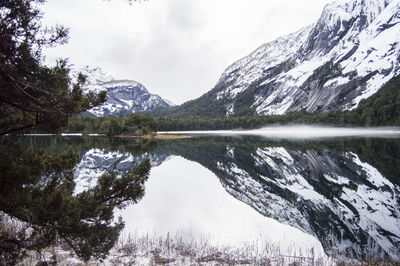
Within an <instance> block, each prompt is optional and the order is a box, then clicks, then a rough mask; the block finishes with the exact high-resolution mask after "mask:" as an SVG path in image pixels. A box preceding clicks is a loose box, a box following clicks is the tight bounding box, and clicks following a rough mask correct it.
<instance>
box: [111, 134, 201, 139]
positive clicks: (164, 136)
mask: <svg viewBox="0 0 400 266" xmlns="http://www.w3.org/2000/svg"><path fill="white" fill-rule="evenodd" d="M114 137H118V138H134V139H162V140H165V139H191V138H194V137H193V136H189V135H182V134H154V135H143V136H138V135H116V136H114Z"/></svg>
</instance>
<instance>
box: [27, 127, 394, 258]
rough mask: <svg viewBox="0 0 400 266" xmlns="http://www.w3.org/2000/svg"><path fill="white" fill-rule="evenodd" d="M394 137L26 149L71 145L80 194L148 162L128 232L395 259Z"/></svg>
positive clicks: (197, 139)
mask: <svg viewBox="0 0 400 266" xmlns="http://www.w3.org/2000/svg"><path fill="white" fill-rule="evenodd" d="M302 130H304V131H302ZM357 130H358V129H357ZM396 130H397V129H385V130H375V129H370V130H369V131H361V132H360V131H359V130H358V131H357V132H356V131H351V130H337V131H335V132H333V129H327V128H314V129H313V128H303V129H299V128H289V129H288V130H286V131H281V130H279V129H274V130H267V129H264V130H259V131H258V132H256V133H255V131H251V132H239V131H229V132H227V131H224V132H182V133H185V134H191V135H193V136H194V137H193V138H190V139H174V140H158V141H153V140H145V139H143V140H140V139H121V138H108V137H100V136H97V137H84V136H83V137H82V136H63V137H61V136H31V137H24V139H23V145H25V146H29V145H33V146H35V147H38V148H43V149H48V150H49V151H50V152H53V153H57V152H61V151H63V150H65V147H66V146H68V145H72V146H73V147H75V148H76V149H77V150H78V151H79V153H80V156H81V158H82V159H81V161H80V163H79V164H78V165H77V166H76V167H75V178H76V182H77V187H76V188H75V190H76V191H75V193H79V192H80V191H83V190H85V189H87V188H89V187H91V186H93V185H94V184H96V178H97V177H99V176H100V175H101V174H102V173H103V172H104V171H107V170H109V171H110V170H112V169H114V168H116V169H119V170H121V171H124V169H129V167H130V165H131V164H132V162H134V161H141V160H143V159H144V158H147V157H148V158H150V160H151V164H152V169H151V173H150V176H149V179H148V181H146V184H145V193H146V194H145V196H144V198H143V199H142V200H141V201H140V202H139V203H137V204H134V205H131V206H128V207H127V208H125V209H123V210H121V211H119V212H118V215H121V216H122V217H123V220H124V221H125V229H124V234H125V235H126V234H129V233H134V234H142V235H143V234H150V235H154V236H165V235H176V236H179V237H180V238H183V239H184V240H185V239H186V240H188V241H189V240H190V239H203V238H205V239H207V240H208V241H209V242H211V243H213V244H216V245H235V246H240V245H246V243H259V242H269V243H272V244H273V245H274V246H276V247H278V248H279V250H280V253H281V254H288V255H290V254H291V253H293V252H294V251H295V250H300V249H302V250H303V251H304V250H313V252H315V253H317V254H321V256H329V257H341V258H343V257H346V258H355V259H359V260H361V259H371V258H383V257H386V256H389V257H391V258H393V259H397V260H399V259H400V249H399V248H398V247H399V246H400V138H398V136H399V135H398V131H396ZM272 131H274V132H275V133H274V132H272ZM271 132H272V133H271ZM306 132H311V133H312V134H311V135H309V134H306ZM329 132H330V133H329Z"/></svg>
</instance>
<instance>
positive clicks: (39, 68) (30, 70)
mask: <svg viewBox="0 0 400 266" xmlns="http://www.w3.org/2000/svg"><path fill="white" fill-rule="evenodd" d="M43 2H44V1H43V0H2V1H0V136H1V135H5V134H9V133H14V132H18V131H21V130H25V129H32V128H44V129H46V130H48V131H49V130H57V129H59V128H60V127H61V126H62V125H65V124H66V122H67V121H68V118H69V117H70V116H71V115H73V114H77V113H80V112H82V111H84V110H87V109H90V108H92V107H94V106H97V105H99V104H101V103H102V102H104V101H105V96H106V95H105V93H100V94H99V95H94V94H88V95H83V93H82V89H81V86H82V84H83V83H84V82H85V77H84V76H83V75H79V77H78V79H77V81H76V83H74V84H72V82H71V79H70V78H69V75H68V74H69V71H70V70H69V68H68V61H67V60H65V59H60V60H59V61H58V63H57V64H56V66H54V67H48V66H45V65H44V63H43V61H44V60H43V56H42V49H43V48H44V47H52V46H55V45H57V44H64V43H66V41H67V40H68V30H67V29H66V28H64V27H62V26H56V27H50V28H49V27H43V26H42V25H41V14H40V10H39V8H38V6H39V4H42V3H43Z"/></svg>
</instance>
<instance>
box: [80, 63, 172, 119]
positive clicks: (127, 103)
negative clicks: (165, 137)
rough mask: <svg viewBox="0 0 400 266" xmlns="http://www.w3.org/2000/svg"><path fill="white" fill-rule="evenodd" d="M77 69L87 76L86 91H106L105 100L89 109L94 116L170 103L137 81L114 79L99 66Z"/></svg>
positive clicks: (122, 113)
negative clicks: (100, 104)
mask: <svg viewBox="0 0 400 266" xmlns="http://www.w3.org/2000/svg"><path fill="white" fill-rule="evenodd" d="M78 71H80V72H82V73H83V74H85V75H86V76H87V77H88V78H87V84H86V86H85V90H86V91H93V92H99V91H102V90H105V91H107V101H106V102H105V103H104V104H103V105H102V106H99V107H95V108H93V109H91V110H89V113H91V114H93V115H95V116H113V115H120V114H121V115H129V114H131V113H135V112H142V111H151V110H153V109H156V108H160V107H169V106H170V105H171V103H169V102H168V101H166V100H164V99H162V98H161V97H160V96H158V95H155V94H151V93H149V92H148V91H147V89H146V88H145V87H144V86H143V85H142V84H140V83H139V82H136V81H133V80H115V79H114V78H113V77H111V76H109V75H107V74H106V73H105V72H103V71H102V70H101V69H100V68H91V67H83V68H80V69H79V70H78Z"/></svg>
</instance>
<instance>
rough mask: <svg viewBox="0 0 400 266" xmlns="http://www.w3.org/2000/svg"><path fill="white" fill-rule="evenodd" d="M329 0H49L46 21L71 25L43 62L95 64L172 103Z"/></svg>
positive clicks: (198, 91) (314, 15)
mask: <svg viewBox="0 0 400 266" xmlns="http://www.w3.org/2000/svg"><path fill="white" fill-rule="evenodd" d="M328 2H330V0H286V1H281V0H149V1H142V2H141V3H135V4H133V5H128V4H127V3H126V2H125V1H124V0H112V1H103V0H49V1H48V2H47V3H46V4H45V5H44V6H43V8H42V9H43V11H44V21H45V23H46V24H50V25H53V24H62V25H64V26H65V27H67V28H69V29H70V40H69V43H68V44H66V45H64V46H61V47H58V48H52V49H50V50H47V51H46V57H47V60H48V62H51V63H52V62H54V61H55V58H58V57H63V58H65V57H67V58H69V59H70V63H72V64H74V65H75V66H81V65H90V66H98V67H101V68H102V69H103V70H104V71H105V72H107V73H109V74H110V75H112V76H114V77H115V78H120V79H132V80H136V81H138V82H140V83H142V84H143V85H144V86H145V87H146V88H147V89H148V90H149V91H150V92H151V93H155V94H158V95H160V96H161V97H163V98H166V99H168V100H170V101H172V102H174V103H176V104H181V103H183V102H185V101H188V100H191V99H195V98H197V97H199V96H201V95H202V94H204V93H205V92H207V91H208V90H210V89H212V87H213V86H214V85H215V84H216V83H217V81H218V79H219V77H220V76H221V74H222V73H223V71H224V70H225V69H226V68H227V67H228V66H229V65H231V64H232V63H234V62H235V61H237V60H238V59H240V58H242V57H244V56H246V55H248V54H249V53H251V52H252V51H253V50H255V49H256V48H257V47H259V46H261V45H262V44H263V43H266V42H270V41H273V40H274V39H276V38H278V37H279V36H282V35H286V34H289V33H292V32H294V31H297V30H299V29H300V28H302V27H304V26H307V25H309V24H311V23H314V22H315V21H316V20H317V19H318V17H319V15H320V14H321V12H322V9H323V7H324V5H325V4H326V3H328Z"/></svg>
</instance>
